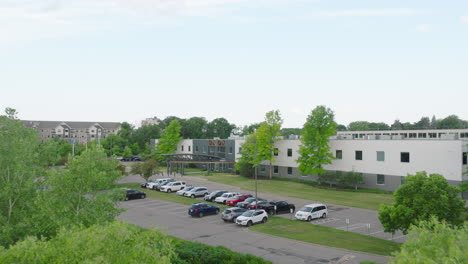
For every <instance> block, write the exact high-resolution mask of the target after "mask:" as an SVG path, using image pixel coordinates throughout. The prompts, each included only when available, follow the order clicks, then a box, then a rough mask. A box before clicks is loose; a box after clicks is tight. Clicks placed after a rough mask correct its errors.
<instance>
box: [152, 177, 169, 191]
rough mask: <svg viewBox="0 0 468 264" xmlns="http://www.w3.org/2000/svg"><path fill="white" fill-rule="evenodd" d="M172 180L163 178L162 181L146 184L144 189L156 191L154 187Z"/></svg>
mask: <svg viewBox="0 0 468 264" xmlns="http://www.w3.org/2000/svg"><path fill="white" fill-rule="evenodd" d="M170 180H173V179H171V178H164V179H157V180H155V181H154V182H148V183H146V189H153V190H156V187H157V186H159V185H160V184H161V183H163V182H165V181H170Z"/></svg>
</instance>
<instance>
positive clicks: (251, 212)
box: [242, 211, 254, 217]
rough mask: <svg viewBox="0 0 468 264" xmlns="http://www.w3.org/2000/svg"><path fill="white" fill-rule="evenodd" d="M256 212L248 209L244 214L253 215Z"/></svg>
mask: <svg viewBox="0 0 468 264" xmlns="http://www.w3.org/2000/svg"><path fill="white" fill-rule="evenodd" d="M253 214H254V211H247V212H245V213H243V214H242V216H246V217H251V216H252V215H253Z"/></svg>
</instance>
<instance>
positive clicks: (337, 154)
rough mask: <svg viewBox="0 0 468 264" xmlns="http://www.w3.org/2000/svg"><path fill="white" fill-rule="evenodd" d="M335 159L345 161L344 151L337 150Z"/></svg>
mask: <svg viewBox="0 0 468 264" xmlns="http://www.w3.org/2000/svg"><path fill="white" fill-rule="evenodd" d="M335 158H336V159H343V151H342V150H336V153H335Z"/></svg>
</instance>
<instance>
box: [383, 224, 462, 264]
mask: <svg viewBox="0 0 468 264" xmlns="http://www.w3.org/2000/svg"><path fill="white" fill-rule="evenodd" d="M394 255H395V256H394V259H393V260H392V261H391V262H390V263H392V264H431V263H433V264H436V263H468V222H465V223H464V225H463V226H461V227H454V226H451V225H449V224H447V223H446V222H439V221H438V220H437V218H435V217H433V218H431V219H430V220H429V221H423V222H421V223H420V224H419V225H418V226H411V227H410V229H409V232H408V235H407V241H406V242H405V243H404V244H403V245H402V247H401V250H400V251H399V252H397V253H395V254H394Z"/></svg>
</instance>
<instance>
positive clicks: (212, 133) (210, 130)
mask: <svg viewBox="0 0 468 264" xmlns="http://www.w3.org/2000/svg"><path fill="white" fill-rule="evenodd" d="M235 128H236V126H235V125H233V124H230V123H229V122H228V121H227V120H226V119H225V118H223V117H220V118H216V119H213V120H212V121H211V122H209V123H208V125H207V134H206V136H207V138H214V137H219V138H228V137H230V136H231V133H232V131H233V130H234V129H235Z"/></svg>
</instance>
